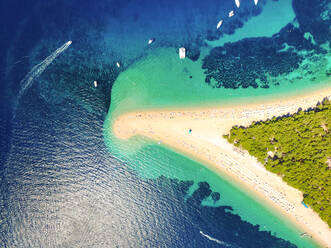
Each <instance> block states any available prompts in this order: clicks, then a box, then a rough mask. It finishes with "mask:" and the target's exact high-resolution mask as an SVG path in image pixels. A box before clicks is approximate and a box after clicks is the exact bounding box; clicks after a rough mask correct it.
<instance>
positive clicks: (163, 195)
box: [0, 0, 294, 247]
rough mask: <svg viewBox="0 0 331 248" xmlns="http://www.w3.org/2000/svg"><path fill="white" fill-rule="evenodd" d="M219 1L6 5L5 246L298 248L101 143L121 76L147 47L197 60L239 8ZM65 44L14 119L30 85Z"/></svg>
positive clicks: (0, 190)
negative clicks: (144, 173) (180, 51)
mask: <svg viewBox="0 0 331 248" xmlns="http://www.w3.org/2000/svg"><path fill="white" fill-rule="evenodd" d="M219 2H220V1H216V0H205V1H189V0H181V1H176V2H175V1H166V0H163V1H152V0H150V1H149V0H146V1H142V0H139V1H120V0H118V1H117V0H114V1H106V0H103V1H98V3H95V1H78V0H77V1H75V0H66V1H51V0H50V1H43V0H40V1H37V0H35V1H6V0H1V1H0V21H1V28H0V35H1V39H0V55H1V56H0V73H1V74H0V151H1V152H0V196H1V197H0V247H294V245H293V244H290V243H289V242H287V241H285V240H282V239H279V238H277V237H275V236H274V235H272V234H271V233H270V232H265V231H259V230H258V226H254V225H252V224H250V223H247V222H245V221H243V220H241V218H240V216H238V215H235V214H233V213H231V211H228V210H229V209H231V206H221V207H206V206H202V205H201V201H202V200H203V199H204V198H206V197H207V196H209V195H210V194H211V193H212V192H211V191H210V189H209V186H208V183H207V182H201V183H200V187H199V189H198V190H196V191H195V192H194V193H193V195H192V196H191V197H189V199H188V200H186V196H187V192H188V188H189V186H190V185H192V183H193V182H182V181H178V180H175V179H169V178H165V177H160V178H157V179H153V180H152V179H150V180H143V179H141V178H139V177H138V176H137V175H136V173H135V171H133V170H132V169H130V168H129V167H128V166H126V164H125V162H123V161H119V160H118V159H116V158H115V157H113V156H112V153H111V151H109V150H108V149H107V148H106V146H105V144H104V140H103V135H102V126H103V121H104V119H105V116H106V114H107V111H108V107H109V104H111V99H110V91H111V86H112V84H113V82H114V81H115V79H116V77H117V76H118V74H119V73H121V71H122V70H125V68H126V67H127V66H129V65H130V64H131V63H134V61H136V60H138V59H139V58H140V57H141V56H143V54H144V50H145V49H146V45H145V43H146V42H147V40H148V39H149V38H155V39H156V40H159V41H160V42H159V44H158V46H174V47H176V46H179V45H185V46H186V47H191V51H194V53H193V54H192V56H193V57H194V54H195V55H196V54H198V53H199V49H198V48H199V46H202V45H203V42H202V41H203V39H205V38H209V39H216V37H215V35H217V34H215V33H213V32H214V31H213V30H214V26H215V23H214V21H215V19H218V16H219V15H220V13H224V14H225V13H227V12H226V9H227V7H228V8H230V7H231V6H234V2H233V1H223V2H222V5H220V4H218V3H219ZM261 5H263V1H261ZM261 8H262V7H261ZM259 11H261V10H259ZM259 11H257V12H256V13H243V14H242V15H243V19H244V20H245V19H246V20H247V19H249V18H250V16H252V15H257V14H258V13H259ZM192 13H194V14H195V15H193V14H192ZM194 18H195V19H194ZM193 19H194V20H193ZM193 21H194V23H195V24H194V25H193V24H192V22H193ZM211 25H212V26H213V29H212V28H209V26H211ZM241 25H242V23H240V22H238V21H236V22H234V23H229V24H228V26H226V25H225V26H224V28H225V32H228V33H232V32H233V31H234V30H235V29H236V28H238V27H240V26H241ZM160 27H162V28H160ZM130 37H133V38H130ZM68 40H72V41H73V44H72V46H71V47H70V48H69V49H68V50H67V51H65V52H64V53H63V54H61V55H60V56H59V57H58V58H57V59H56V60H55V61H54V63H52V64H51V65H50V66H49V67H48V68H47V69H46V70H45V72H44V73H43V74H42V75H41V76H40V77H38V78H36V79H35V80H34V81H33V84H32V86H31V88H29V89H27V91H26V92H25V94H24V95H23V97H22V98H21V99H20V101H19V102H18V105H17V108H16V109H14V106H15V104H16V101H17V99H16V96H17V93H18V92H19V90H20V89H21V87H22V82H21V80H22V79H23V78H24V76H25V75H26V74H27V73H28V71H29V70H31V68H32V67H33V66H34V65H36V64H38V63H40V62H41V61H42V60H43V59H44V58H45V57H46V56H48V55H49V54H50V53H51V52H52V51H54V50H55V49H56V48H57V47H59V46H61V45H62V44H63V43H65V42H66V41H68ZM115 61H120V62H121V64H122V65H123V66H122V67H121V68H120V69H117V68H116V66H115ZM94 80H97V81H98V82H99V87H98V88H97V89H94V88H93V85H92V82H93V81H94ZM23 83H24V82H23ZM218 193H219V194H220V196H222V192H218ZM213 194H214V196H217V193H216V192H214V193H213ZM200 231H202V232H203V233H204V234H206V235H209V236H211V237H214V238H217V240H218V241H219V242H215V241H212V240H210V239H208V238H207V237H206V236H204V235H201V233H200Z"/></svg>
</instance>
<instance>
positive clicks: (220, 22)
mask: <svg viewBox="0 0 331 248" xmlns="http://www.w3.org/2000/svg"><path fill="white" fill-rule="evenodd" d="M222 24H223V20H220V21H219V22H218V23H217V26H216V28H217V29H219V28H220V27H221V26H222Z"/></svg>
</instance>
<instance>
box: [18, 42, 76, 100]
mask: <svg viewBox="0 0 331 248" xmlns="http://www.w3.org/2000/svg"><path fill="white" fill-rule="evenodd" d="M71 43H72V41H71V40H70V41H68V42H66V43H64V44H63V45H62V46H61V47H59V48H58V49H56V50H55V51H54V52H53V53H52V54H51V55H49V56H48V57H47V58H46V59H44V60H43V61H42V62H41V63H39V64H38V65H35V66H34V67H33V68H32V70H31V71H30V72H29V73H28V74H27V75H26V76H25V77H24V78H23V79H22V81H21V85H22V88H21V90H20V91H19V93H18V95H17V101H19V100H20V98H21V97H22V96H23V94H24V92H25V91H26V90H27V89H28V88H30V87H31V85H32V82H33V80H34V79H35V78H37V77H39V76H40V74H41V73H43V71H44V70H45V69H46V67H47V66H49V65H50V64H51V63H52V62H53V61H54V59H56V57H57V56H59V55H60V54H61V53H62V52H63V51H65V50H66V49H67V48H68V47H69V46H70V45H71Z"/></svg>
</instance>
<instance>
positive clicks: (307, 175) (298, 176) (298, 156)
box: [224, 99, 331, 227]
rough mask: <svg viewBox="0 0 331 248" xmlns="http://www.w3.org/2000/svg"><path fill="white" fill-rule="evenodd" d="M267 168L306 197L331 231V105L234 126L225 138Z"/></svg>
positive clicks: (322, 105)
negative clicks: (246, 125)
mask: <svg viewBox="0 0 331 248" xmlns="http://www.w3.org/2000/svg"><path fill="white" fill-rule="evenodd" d="M224 138H226V139H227V140H228V141H229V142H230V143H233V144H234V145H235V146H237V147H240V148H242V149H245V150H247V151H248V152H249V153H250V154H251V155H252V156H255V157H256V158H257V159H258V160H259V161H260V162H261V163H262V164H264V166H265V168H266V169H267V170H269V171H271V172H273V173H277V174H278V175H279V176H281V177H282V178H283V180H284V181H285V182H287V183H288V184H289V185H291V186H292V187H294V188H297V189H299V190H300V191H301V192H302V193H303V201H304V203H305V204H306V205H308V206H309V207H311V208H312V209H314V211H316V212H317V213H318V214H319V215H320V217H321V218H322V219H323V220H324V221H325V222H327V223H328V225H329V227H331V185H330V183H331V181H330V178H331V102H330V101H329V100H327V99H324V101H323V102H322V103H320V104H318V105H317V106H316V107H315V108H312V109H308V110H305V111H303V110H300V109H299V110H298V112H297V113H295V114H293V115H286V116H282V117H274V118H272V119H269V120H266V121H263V122H253V123H252V124H251V125H250V126H249V127H238V126H234V127H233V128H232V129H231V130H230V134H228V135H224Z"/></svg>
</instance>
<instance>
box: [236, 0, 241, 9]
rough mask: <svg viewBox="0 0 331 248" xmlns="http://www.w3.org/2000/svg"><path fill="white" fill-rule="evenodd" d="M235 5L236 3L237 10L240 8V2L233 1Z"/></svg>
mask: <svg viewBox="0 0 331 248" xmlns="http://www.w3.org/2000/svg"><path fill="white" fill-rule="evenodd" d="M235 3H236V6H237V8H239V7H240V1H239V0H235Z"/></svg>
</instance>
